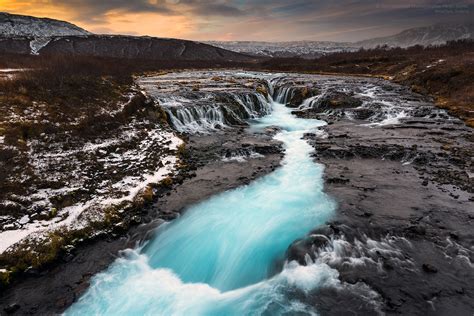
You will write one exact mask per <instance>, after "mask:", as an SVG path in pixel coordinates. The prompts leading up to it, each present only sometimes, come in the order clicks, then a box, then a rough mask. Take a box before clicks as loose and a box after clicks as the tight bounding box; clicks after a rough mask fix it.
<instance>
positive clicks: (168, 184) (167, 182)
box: [160, 177, 173, 188]
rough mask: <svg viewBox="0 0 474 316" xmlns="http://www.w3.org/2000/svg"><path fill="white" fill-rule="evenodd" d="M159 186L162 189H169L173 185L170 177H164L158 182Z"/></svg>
mask: <svg viewBox="0 0 474 316" xmlns="http://www.w3.org/2000/svg"><path fill="white" fill-rule="evenodd" d="M160 184H161V185H162V186H164V187H167V188H170V187H171V186H172V185H173V179H172V178H171V177H166V178H164V179H163V180H161V181H160Z"/></svg>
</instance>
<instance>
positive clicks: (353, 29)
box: [0, 0, 474, 41]
mask: <svg viewBox="0 0 474 316" xmlns="http://www.w3.org/2000/svg"><path fill="white" fill-rule="evenodd" d="M443 1H444V2H443ZM472 1H473V0H466V1H457V0H399V1H394V0H331V1H329V0H107V1H105V0H104V1H101V0H8V1H5V0H0V11H1V10H6V11H10V12H14V13H20V14H32V15H36V16H38V15H40V16H49V17H52V18H58V19H63V20H68V21H71V22H73V23H76V24H78V25H79V26H81V27H84V28H86V29H90V30H92V31H97V30H100V31H101V32H107V33H125V34H135V33H136V34H141V35H154V36H162V37H184V38H188V39H199V40H206V39H229V40H268V41H275V40H338V41H357V40H361V39H366V38H369V37H374V36H385V35H391V34H394V33H397V32H399V31H401V30H403V29H407V28H410V27H416V26H422V25H430V24H434V23H437V22H464V21H472V20H474V16H473V12H474V10H473V7H474V4H473V3H472Z"/></svg>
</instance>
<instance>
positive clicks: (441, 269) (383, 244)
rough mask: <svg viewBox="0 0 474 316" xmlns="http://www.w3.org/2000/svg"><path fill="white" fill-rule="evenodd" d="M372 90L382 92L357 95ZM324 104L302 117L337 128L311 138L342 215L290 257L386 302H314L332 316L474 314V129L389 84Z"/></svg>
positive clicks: (347, 85)
mask: <svg viewBox="0 0 474 316" xmlns="http://www.w3.org/2000/svg"><path fill="white" fill-rule="evenodd" d="M324 80H325V79H322V81H324ZM329 80H331V79H329ZM333 80H334V79H333ZM318 81H319V84H321V78H319V80H318ZM333 82H334V81H333ZM370 85H377V88H369V93H367V92H365V93H362V95H361V94H360V93H358V92H357V90H358V89H360V87H361V86H362V87H363V86H366V87H367V86H370ZM344 90H345V91H344ZM367 96H368V97H369V99H365V98H366V97H367ZM314 102H315V104H314V105H313V106H312V107H310V108H307V109H301V110H300V112H298V115H301V116H304V117H318V118H321V119H323V120H326V121H328V122H329V125H327V126H326V127H325V128H324V132H325V137H324V138H322V139H321V138H320V137H317V136H316V135H314V134H308V135H306V138H307V139H308V141H310V143H311V144H312V145H313V146H314V147H315V149H316V153H315V160H316V161H318V162H320V163H323V164H324V165H325V166H326V169H325V179H326V191H327V192H328V194H330V195H331V196H332V197H333V198H335V199H336V201H337V202H338V205H339V207H338V213H337V216H336V218H334V220H332V221H331V222H329V223H328V224H327V226H325V227H319V228H317V229H315V230H314V231H313V232H311V233H310V234H309V235H308V236H307V237H306V238H304V239H302V240H300V241H297V242H295V243H294V244H293V245H292V246H291V247H290V248H289V251H288V256H289V259H297V260H299V261H300V262H301V263H305V262H306V259H305V256H306V255H310V256H311V257H312V259H313V260H320V261H323V262H326V263H328V264H329V265H330V266H332V267H334V268H336V269H337V270H338V271H339V278H340V280H342V281H344V282H347V283H348V284H350V285H358V286H368V287H370V288H371V289H373V290H374V291H375V292H376V293H377V294H378V296H377V297H369V298H367V297H366V298H364V299H360V298H359V299H356V298H354V288H352V287H351V288H346V289H345V290H342V291H339V292H334V291H331V290H324V289H323V290H321V291H320V292H319V293H317V294H315V295H314V296H313V297H312V298H309V300H310V301H311V303H312V304H316V305H317V306H319V310H321V312H323V314H337V313H345V312H347V311H348V310H353V311H356V312H359V313H364V314H370V313H376V312H383V313H388V314H392V313H394V314H410V315H426V314H433V315H445V314H449V313H454V314H457V315H467V314H469V313H470V312H472V310H473V309H474V305H473V303H472V302H473V298H474V291H473V287H472V280H474V270H473V264H472V262H473V259H474V251H473V250H474V249H473V246H472V245H473V240H474V235H473V233H472V221H473V219H474V211H473V210H474V195H473V193H474V192H473V187H474V185H473V184H474V179H473V161H472V157H473V156H474V155H473V154H474V146H473V141H474V137H473V133H472V129H471V128H469V127H466V126H465V125H464V124H463V122H462V121H460V120H457V119H454V118H448V117H446V116H445V114H444V113H442V112H440V111H439V110H437V109H436V108H435V107H434V106H433V105H432V104H431V103H430V101H429V100H427V99H425V98H424V97H423V96H420V95H416V94H413V93H411V92H409V91H407V90H406V89H405V88H403V87H401V86H397V85H392V84H390V83H387V82H385V81H379V80H376V81H374V80H366V79H350V78H346V79H344V80H343V82H341V83H340V84H339V87H337V85H336V87H334V89H331V88H329V89H328V90H327V91H326V93H323V95H322V96H318V97H317V98H316V100H315V101H314ZM371 103H372V105H373V106H369V104H371ZM397 108H398V109H397ZM379 111H386V113H388V115H389V116H388V117H383V116H382V113H380V112H379ZM377 116H378V117H380V119H375V118H376V117H377ZM336 301H337V302H338V303H337V304H335V302H336ZM355 301H358V302H357V303H356V302H355ZM374 301H375V302H377V304H375V305H374V304H373V302H374ZM341 302H342V303H341ZM335 306H337V307H335ZM354 306H358V307H357V308H355V307H354ZM374 306H375V307H374Z"/></svg>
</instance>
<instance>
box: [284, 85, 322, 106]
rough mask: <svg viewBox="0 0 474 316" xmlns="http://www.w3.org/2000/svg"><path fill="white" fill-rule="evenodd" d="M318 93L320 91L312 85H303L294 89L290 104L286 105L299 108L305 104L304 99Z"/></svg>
mask: <svg viewBox="0 0 474 316" xmlns="http://www.w3.org/2000/svg"><path fill="white" fill-rule="evenodd" d="M318 93H319V91H318V90H316V89H314V88H311V87H301V88H297V89H294V90H293V92H292V95H291V97H290V100H289V101H288V104H287V105H286V106H287V107H290V108H297V107H299V106H300V105H301V104H303V101H304V100H306V99H308V98H311V97H313V96H315V95H317V94H318Z"/></svg>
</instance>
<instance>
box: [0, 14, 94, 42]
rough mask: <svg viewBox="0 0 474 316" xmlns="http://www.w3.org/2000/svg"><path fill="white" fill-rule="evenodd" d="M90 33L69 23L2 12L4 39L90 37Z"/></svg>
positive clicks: (1, 33)
mask: <svg viewBox="0 0 474 316" xmlns="http://www.w3.org/2000/svg"><path fill="white" fill-rule="evenodd" d="M88 34H91V33H89V32H88V31H86V30H84V29H82V28H80V27H78V26H76V25H74V24H72V23H69V22H64V21H59V20H53V19H48V18H36V17H32V16H26V15H16V14H9V13H4V12H0V36H2V37H18V36H27V37H53V36H66V35H88Z"/></svg>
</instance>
